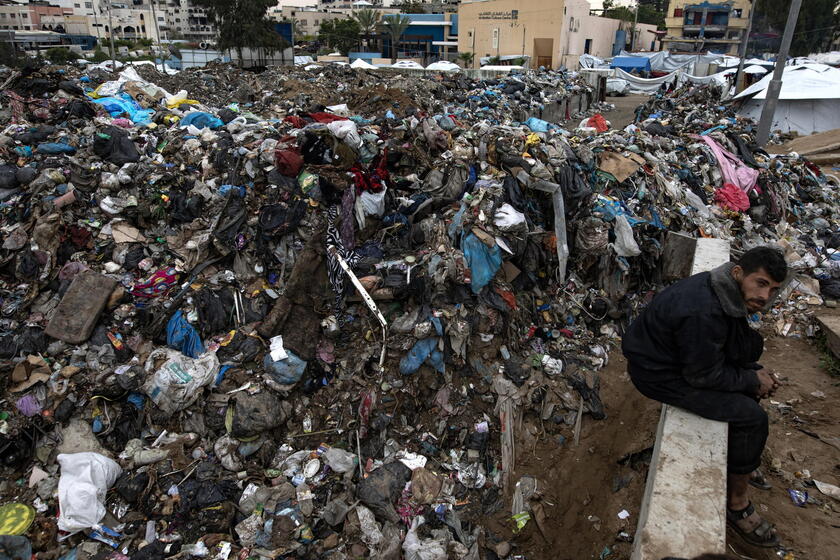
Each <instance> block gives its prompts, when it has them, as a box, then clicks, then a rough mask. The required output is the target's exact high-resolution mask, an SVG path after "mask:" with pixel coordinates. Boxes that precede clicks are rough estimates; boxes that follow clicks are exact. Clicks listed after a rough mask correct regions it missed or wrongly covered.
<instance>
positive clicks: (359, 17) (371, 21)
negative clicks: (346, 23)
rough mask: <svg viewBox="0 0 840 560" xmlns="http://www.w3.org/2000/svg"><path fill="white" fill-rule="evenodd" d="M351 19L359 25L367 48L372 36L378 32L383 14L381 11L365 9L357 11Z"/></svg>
mask: <svg viewBox="0 0 840 560" xmlns="http://www.w3.org/2000/svg"><path fill="white" fill-rule="evenodd" d="M350 17H352V18H353V19H354V20H355V21H356V23H358V24H359V30H360V31H361V34H362V35H363V37H364V40H365V47H367V42H368V40H369V39H370V36H371V35H372V34H373V33H374V32H375V31H376V29H377V27H379V20H380V19H381V18H382V12H380V11H379V10H372V9H370V8H365V9H363V10H357V11H356V12H354V13H353V15H351V16H350Z"/></svg>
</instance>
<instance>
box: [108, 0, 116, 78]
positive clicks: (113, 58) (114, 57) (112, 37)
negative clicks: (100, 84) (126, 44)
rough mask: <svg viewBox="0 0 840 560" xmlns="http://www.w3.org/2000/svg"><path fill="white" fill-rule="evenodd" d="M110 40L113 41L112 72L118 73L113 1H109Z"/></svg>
mask: <svg viewBox="0 0 840 560" xmlns="http://www.w3.org/2000/svg"><path fill="white" fill-rule="evenodd" d="M108 38H109V39H110V40H111V71H112V72H116V71H117V58H116V54H115V53H116V52H117V49H115V48H114V20H113V19H112V18H111V0H108Z"/></svg>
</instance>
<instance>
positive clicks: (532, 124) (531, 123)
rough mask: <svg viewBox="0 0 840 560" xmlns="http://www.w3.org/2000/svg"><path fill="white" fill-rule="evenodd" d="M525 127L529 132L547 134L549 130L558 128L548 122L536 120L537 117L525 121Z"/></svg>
mask: <svg viewBox="0 0 840 560" xmlns="http://www.w3.org/2000/svg"><path fill="white" fill-rule="evenodd" d="M525 126H527V127H528V128H530V129H531V132H548V131H549V130H554V129H555V128H560V127H559V126H557V125H556V124H552V123H550V122H548V121H544V120H542V119H538V118H537V117H531V118H530V119H528V120H527V121H525Z"/></svg>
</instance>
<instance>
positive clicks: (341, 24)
mask: <svg viewBox="0 0 840 560" xmlns="http://www.w3.org/2000/svg"><path fill="white" fill-rule="evenodd" d="M359 31H360V29H359V22H357V21H356V20H354V19H350V18H347V19H333V20H329V21H325V22H323V23H321V27H320V28H319V30H318V39H320V40H321V41H323V42H324V43H326V44H327V45H328V46H329V47H330V48H332V49H335V50H338V51H339V52H340V53H341V54H342V55H344V56H347V53H349V52H350V49H352V48H353V47H354V46H356V44H357V42H358V40H359Z"/></svg>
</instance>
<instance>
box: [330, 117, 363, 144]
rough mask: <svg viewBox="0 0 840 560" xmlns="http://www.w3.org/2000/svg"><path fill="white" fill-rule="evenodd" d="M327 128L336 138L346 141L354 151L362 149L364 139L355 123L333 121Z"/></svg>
mask: <svg viewBox="0 0 840 560" xmlns="http://www.w3.org/2000/svg"><path fill="white" fill-rule="evenodd" d="M327 128H328V129H329V130H330V132H332V133H333V135H334V136H335V137H336V138H339V139H341V140H344V142H345V143H346V144H347V145H348V146H350V147H351V148H353V149H354V150H358V149H359V148H361V147H362V138H361V136H359V129H358V127H357V126H356V123H354V122H353V121H333V122H331V123H328V124H327Z"/></svg>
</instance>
